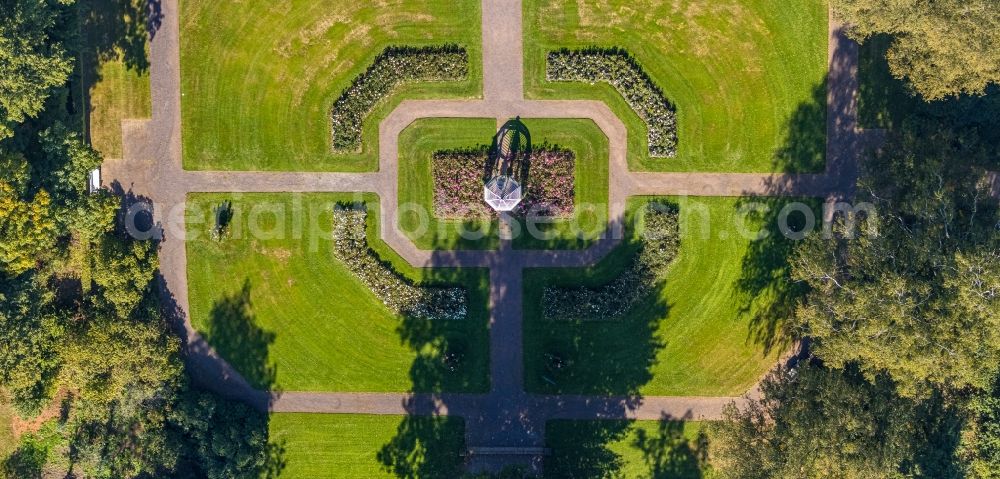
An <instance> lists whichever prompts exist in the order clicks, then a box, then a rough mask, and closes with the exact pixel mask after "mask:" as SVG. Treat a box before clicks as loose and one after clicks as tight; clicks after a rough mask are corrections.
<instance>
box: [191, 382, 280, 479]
mask: <svg viewBox="0 0 1000 479" xmlns="http://www.w3.org/2000/svg"><path fill="white" fill-rule="evenodd" d="M171 421H172V422H173V423H174V424H175V425H176V426H177V427H179V428H180V429H181V430H182V431H183V432H184V434H185V436H186V439H185V440H186V447H185V450H184V453H185V454H186V459H187V460H188V461H189V463H190V464H189V466H190V467H191V468H192V469H195V470H199V471H201V473H202V474H201V475H203V476H204V477H206V478H208V479H225V478H231V477H253V478H258V477H272V476H273V475H275V474H276V473H277V472H278V471H279V470H280V469H281V467H282V466H283V464H282V463H281V460H280V453H281V451H280V448H278V447H276V446H275V445H272V444H270V443H269V439H268V438H269V436H268V429H267V414H266V413H262V412H259V411H256V410H254V409H253V408H251V407H250V406H247V405H246V404H243V403H240V402H234V401H229V400H226V399H223V398H220V397H218V396H216V395H214V394H209V393H205V392H199V391H194V390H188V391H186V392H183V393H181V400H180V401H179V403H178V407H177V408H176V409H175V410H174V412H173V414H172V415H171Z"/></svg>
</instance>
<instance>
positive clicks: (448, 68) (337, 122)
mask: <svg viewBox="0 0 1000 479" xmlns="http://www.w3.org/2000/svg"><path fill="white" fill-rule="evenodd" d="M468 74H469V55H468V53H467V52H466V51H465V49H464V48H462V47H460V46H458V45H442V46H430V47H389V48H386V49H385V50H384V51H383V52H382V53H380V54H379V55H378V56H377V57H375V62H374V63H372V65H371V66H370V67H368V70H366V71H365V72H364V73H362V74H361V75H358V77H357V78H355V79H354V82H353V83H351V86H350V87H348V88H347V89H346V90H344V92H343V93H341V94H340V98H337V101H336V102H334V104H333V149H334V150H335V151H341V152H344V151H357V150H358V149H359V148H361V122H362V121H363V120H364V118H365V116H367V115H368V114H369V113H371V111H372V110H374V109H375V107H376V106H377V105H378V104H379V102H381V101H382V99H383V98H385V97H387V96H389V95H390V94H391V93H392V91H393V90H394V89H395V88H396V87H397V86H399V85H402V84H404V83H412V82H431V81H455V80H462V79H464V78H465V77H466V76H468Z"/></svg>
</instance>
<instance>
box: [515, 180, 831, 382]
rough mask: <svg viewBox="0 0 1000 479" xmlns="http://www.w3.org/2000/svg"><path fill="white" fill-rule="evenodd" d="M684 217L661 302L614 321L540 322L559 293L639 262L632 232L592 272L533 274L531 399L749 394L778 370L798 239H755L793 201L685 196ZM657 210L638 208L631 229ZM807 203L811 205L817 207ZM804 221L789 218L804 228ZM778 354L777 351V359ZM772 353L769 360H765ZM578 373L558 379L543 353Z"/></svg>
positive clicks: (528, 340) (529, 289)
mask: <svg viewBox="0 0 1000 479" xmlns="http://www.w3.org/2000/svg"><path fill="white" fill-rule="evenodd" d="M672 200H673V201H675V202H676V203H677V204H678V206H679V207H680V215H681V217H680V224H681V233H680V235H681V236H680V239H681V243H680V250H679V252H678V256H677V258H676V259H675V260H674V263H673V264H672V265H671V267H670V269H669V271H668V273H667V275H666V277H665V278H663V280H662V282H661V283H660V284H658V285H657V286H656V289H657V290H658V291H659V293H658V294H655V295H651V296H650V297H647V298H646V299H645V300H643V301H640V302H639V303H638V304H637V305H636V306H635V307H634V308H633V309H632V311H630V312H629V314H627V315H626V316H625V317H623V318H622V319H619V320H614V321H552V320H546V319H544V318H543V317H542V304H541V301H542V292H543V290H544V287H545V286H546V285H549V284H557V285H566V286H574V285H580V284H585V285H589V286H598V285H600V284H603V283H605V282H607V281H610V279H612V278H614V277H615V276H617V275H618V274H619V273H620V272H621V271H622V269H623V268H624V267H626V265H628V264H630V262H631V258H632V254H633V252H634V251H635V248H636V241H635V238H634V232H633V231H632V230H634V228H629V230H630V232H629V238H627V240H626V244H625V245H624V246H623V247H622V248H619V249H618V250H616V251H615V252H613V253H612V254H611V255H610V256H609V257H608V258H606V259H605V260H604V261H602V262H601V263H599V264H598V265H596V266H595V267H592V268H587V269H584V270H576V269H551V270H545V269H541V270H528V271H526V273H525V274H526V276H525V284H524V292H525V305H524V307H525V368H526V369H525V370H526V383H527V384H526V387H527V389H528V391H531V392H542V393H585V394H635V393H641V394H644V395H693V396H725V395H740V394H742V393H744V392H746V391H747V390H748V389H749V388H750V387H751V386H752V385H753V384H754V383H756V382H757V381H758V380H759V379H760V378H761V376H763V374H764V373H765V372H766V371H767V370H768V369H770V368H771V367H772V366H773V365H774V363H775V361H776V360H777V357H778V355H780V353H782V352H783V350H784V349H785V347H786V346H787V344H786V343H785V342H784V341H783V339H782V337H781V335H780V334H779V333H778V331H779V330H780V328H779V326H780V318H781V317H782V314H783V313H787V311H785V310H783V309H782V306H788V305H791V304H793V303H792V302H791V301H792V299H790V298H792V297H794V295H795V293H796V291H794V289H793V286H792V283H789V282H787V281H786V280H785V279H784V278H785V274H787V267H788V265H787V259H786V258H787V252H788V249H789V246H790V245H791V241H789V240H786V239H785V238H784V237H782V236H778V235H774V234H772V235H771V236H769V237H768V238H766V239H762V240H751V239H747V238H745V237H744V235H742V234H736V232H737V231H739V229H737V228H739V226H740V221H741V219H745V222H744V223H745V224H744V228H745V231H749V232H753V233H756V232H757V231H759V230H760V229H761V228H762V227H763V224H764V222H765V221H766V222H767V224H768V225H769V226H768V228H769V229H771V230H774V227H773V224H774V223H773V221H772V218H773V216H774V215H775V214H776V213H777V212H778V211H779V210H780V208H781V207H782V205H783V204H785V203H786V202H788V201H792V200H787V199H785V200H777V199H761V200H752V199H740V198H688V199H683V198H675V199H672ZM644 201H648V198H646V199H640V198H636V199H633V201H632V202H631V203H630V205H629V212H628V214H627V216H628V218H627V220H628V223H626V224H627V225H630V224H633V221H634V219H635V211H638V208H639V207H640V205H641V204H642V203H643V202H644ZM750 201H762V202H764V203H765V204H767V205H768V206H769V207H770V208H771V209H770V212H771V214H770V215H767V219H766V220H765V219H761V218H757V217H755V215H753V214H746V215H741V214H737V212H738V211H739V209H740V205H741V204H746V203H748V202H750ZM806 204H809V205H813V204H814V202H807V203H806ZM796 218H797V216H796V215H792V216H791V217H790V221H794V220H795V219H796ZM767 350H769V351H767ZM765 351H767V352H765ZM546 354H556V355H557V356H559V357H562V358H564V359H565V360H567V362H568V363H569V365H568V367H566V368H565V369H563V370H561V371H559V372H558V373H552V372H550V371H548V370H547V367H546V361H545V359H544V358H545V355H546Z"/></svg>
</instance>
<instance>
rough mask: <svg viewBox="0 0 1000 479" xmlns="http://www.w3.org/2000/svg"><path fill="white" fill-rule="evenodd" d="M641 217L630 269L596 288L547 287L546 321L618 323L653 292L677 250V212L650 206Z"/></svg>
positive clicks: (659, 206) (678, 243) (653, 204)
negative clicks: (637, 245) (640, 235)
mask: <svg viewBox="0 0 1000 479" xmlns="http://www.w3.org/2000/svg"><path fill="white" fill-rule="evenodd" d="M644 214H645V220H646V230H645V234H644V235H643V239H642V243H641V246H640V250H639V252H638V253H637V254H636V257H635V259H634V260H633V262H632V264H631V265H630V266H629V268H628V269H626V270H625V271H624V272H623V273H622V274H621V275H620V276H618V277H617V278H615V279H614V280H612V281H611V282H610V283H608V284H605V285H603V286H600V287H597V288H587V287H576V288H562V287H553V286H549V287H546V288H545V291H544V292H543V293H542V304H543V312H544V315H545V317H546V318H547V319H561V320H598V319H617V318H620V317H622V316H624V315H625V314H626V313H628V312H629V310H631V309H632V306H633V305H634V304H635V303H636V302H637V301H639V300H641V299H642V298H644V297H645V296H646V295H648V294H650V293H652V292H653V289H654V287H655V286H656V282H657V280H658V279H659V278H661V277H662V276H663V275H664V274H665V273H666V270H667V267H668V266H670V262H671V261H673V259H674V257H675V256H677V249H678V247H679V246H680V239H679V238H678V223H677V209H676V208H675V207H673V206H670V205H667V204H663V203H649V204H648V205H647V206H646V210H645V212H644Z"/></svg>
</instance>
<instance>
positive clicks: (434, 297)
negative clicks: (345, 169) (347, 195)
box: [333, 208, 468, 319]
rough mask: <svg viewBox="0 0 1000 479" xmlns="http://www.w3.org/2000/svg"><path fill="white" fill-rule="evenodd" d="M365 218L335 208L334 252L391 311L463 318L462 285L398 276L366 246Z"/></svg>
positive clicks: (362, 213) (356, 211) (357, 211)
mask: <svg viewBox="0 0 1000 479" xmlns="http://www.w3.org/2000/svg"><path fill="white" fill-rule="evenodd" d="M366 217H367V212H365V211H364V210H362V209H353V208H337V209H336V210H335V211H334V214H333V239H334V255H335V256H336V257H337V258H338V259H340V260H341V261H343V262H344V264H346V265H347V267H348V269H350V270H351V272H353V273H354V274H356V275H357V276H358V278H360V279H361V282H362V283H364V284H365V286H367V287H368V288H369V289H371V290H372V292H373V293H375V296H376V297H378V298H379V299H380V300H381V301H382V302H383V303H385V305H386V306H387V307H388V308H389V309H391V310H392V311H395V312H397V313H399V314H404V315H409V316H414V317H420V318H426V319H465V315H466V312H467V311H468V307H467V300H466V294H465V288H461V287H448V288H440V287H424V286H417V285H414V284H412V283H411V282H410V281H408V280H407V279H406V278H403V277H402V276H400V275H399V273H397V272H396V271H395V270H393V269H392V267H391V266H389V265H388V264H387V263H385V262H383V261H381V260H380V259H379V258H378V256H377V255H376V254H375V252H374V251H372V250H371V248H369V247H368V241H367V236H366V235H365V232H366V231H365V230H366V221H365V220H366Z"/></svg>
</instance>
